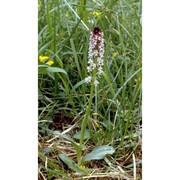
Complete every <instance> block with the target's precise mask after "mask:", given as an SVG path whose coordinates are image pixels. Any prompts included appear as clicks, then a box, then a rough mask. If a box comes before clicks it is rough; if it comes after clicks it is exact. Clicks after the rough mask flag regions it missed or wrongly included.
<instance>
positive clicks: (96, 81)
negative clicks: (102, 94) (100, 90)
mask: <svg viewBox="0 0 180 180" xmlns="http://www.w3.org/2000/svg"><path fill="white" fill-rule="evenodd" d="M98 84H99V81H98V80H97V79H95V81H94V85H95V87H97V85H98Z"/></svg>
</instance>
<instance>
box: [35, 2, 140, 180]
mask: <svg viewBox="0 0 180 180" xmlns="http://www.w3.org/2000/svg"><path fill="white" fill-rule="evenodd" d="M141 6H142V2H141V1H140V0H92V1H90V0H89V1H87V0H39V1H38V55H39V57H38V105H39V107H38V112H39V116H38V117H39V118H38V141H39V143H38V146H39V147H38V163H39V167H38V177H39V179H43V180H45V179H47V180H51V179H133V180H135V179H137V180H138V179H139V180H140V179H142V157H141V156H142V151H141V148H142V146H141V145H142V142H141V139H142V132H141V127H142V117H141V111H142V109H141V105H142V88H141V82H142V61H141V60H142V39H141V38H142V34H141V33H142V26H141V13H142V12H141ZM94 27H99V28H100V29H101V30H102V32H103V33H104V47H105V50H104V57H103V61H104V65H103V73H102V75H101V77H100V78H99V85H98V86H97V88H94V89H93V88H92V85H90V84H87V83H86V82H85V78H87V77H88V72H87V66H88V49H89V38H90V32H91V30H92V29H94ZM91 90H92V93H91ZM90 101H91V104H90ZM88 107H89V111H88V112H87V109H88ZM85 119H87V122H86V123H85ZM83 129H84V132H83V133H82V131H83Z"/></svg>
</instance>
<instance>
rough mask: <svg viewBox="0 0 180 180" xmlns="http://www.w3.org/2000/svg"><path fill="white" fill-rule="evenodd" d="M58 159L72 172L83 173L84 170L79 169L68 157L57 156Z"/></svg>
mask: <svg viewBox="0 0 180 180" xmlns="http://www.w3.org/2000/svg"><path fill="white" fill-rule="evenodd" d="M59 157H60V158H61V160H62V161H63V162H64V163H65V164H66V165H67V166H68V167H69V168H70V169H72V170H73V171H75V172H78V173H83V172H84V170H85V169H84V170H83V169H80V168H79V167H78V165H77V163H75V162H74V161H73V160H72V159H71V158H70V157H68V156H66V155H65V154H59Z"/></svg>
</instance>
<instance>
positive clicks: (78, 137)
mask: <svg viewBox="0 0 180 180" xmlns="http://www.w3.org/2000/svg"><path fill="white" fill-rule="evenodd" d="M73 138H75V139H79V140H80V138H81V131H78V132H77V133H76V134H74V136H73ZM88 138H90V133H89V131H88V130H87V129H86V130H85V133H84V140H85V139H88Z"/></svg>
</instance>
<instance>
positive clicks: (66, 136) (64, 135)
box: [53, 131, 81, 153]
mask: <svg viewBox="0 0 180 180" xmlns="http://www.w3.org/2000/svg"><path fill="white" fill-rule="evenodd" d="M53 134H54V135H56V136H60V137H62V138H64V139H66V140H67V141H69V142H71V143H72V145H73V146H74V148H75V149H76V151H77V153H79V152H80V151H81V147H80V145H79V144H78V143H76V142H75V141H74V139H72V138H71V137H69V136H68V135H66V134H62V133H60V132H59V131H54V132H53Z"/></svg>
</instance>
